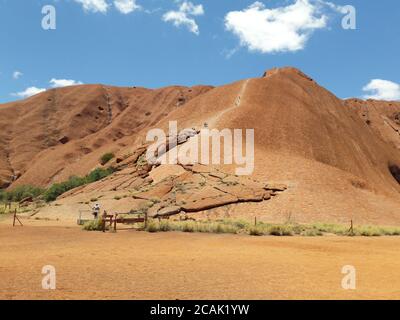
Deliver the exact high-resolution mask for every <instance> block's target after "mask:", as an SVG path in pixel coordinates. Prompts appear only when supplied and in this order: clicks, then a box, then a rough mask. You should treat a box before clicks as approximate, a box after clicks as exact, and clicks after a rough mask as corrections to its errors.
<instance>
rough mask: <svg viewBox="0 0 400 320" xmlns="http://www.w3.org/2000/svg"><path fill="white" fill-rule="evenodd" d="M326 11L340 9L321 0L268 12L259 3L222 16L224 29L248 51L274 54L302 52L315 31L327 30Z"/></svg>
mask: <svg viewBox="0 0 400 320" xmlns="http://www.w3.org/2000/svg"><path fill="white" fill-rule="evenodd" d="M325 9H330V10H332V9H333V10H334V11H336V12H337V11H338V10H340V7H338V6H335V5H333V4H331V3H328V2H324V1H322V0H315V1H314V0H295V1H294V3H293V4H290V5H287V6H283V7H278V8H274V9H268V8H266V7H265V5H264V4H263V3H261V2H259V1H257V2H255V3H253V4H252V5H251V6H249V7H248V8H246V9H244V10H242V11H231V12H229V13H228V14H227V15H226V16H225V27H226V29H227V30H228V31H230V32H232V33H233V34H235V35H236V36H237V37H238V38H239V40H240V44H241V45H242V46H244V47H247V48H248V49H249V50H250V51H258V52H262V53H276V52H286V51H298V50H302V49H304V47H305V45H306V44H307V41H308V39H309V38H310V36H311V34H312V33H313V31H314V30H317V29H323V28H325V27H327V21H328V16H327V15H326V14H325V13H324V11H325Z"/></svg>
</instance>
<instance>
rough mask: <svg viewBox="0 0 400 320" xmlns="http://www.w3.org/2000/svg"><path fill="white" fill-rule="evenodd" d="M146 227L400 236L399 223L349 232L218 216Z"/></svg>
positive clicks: (264, 233) (324, 226)
mask: <svg viewBox="0 0 400 320" xmlns="http://www.w3.org/2000/svg"><path fill="white" fill-rule="evenodd" d="M146 231H148V232H168V231H180V232H188V233H193V232H198V233H221V234H222V233H228V234H248V235H251V236H280V237H282V236H285V237H287V236H303V237H317V236H324V235H329V234H331V235H338V236H362V237H376V236H399V235H400V228H399V227H379V226H358V227H354V229H353V232H350V230H349V227H348V226H344V225H336V224H325V223H316V224H310V225H305V224H292V223H288V224H269V223H263V222H259V223H257V225H254V224H252V223H250V222H248V221H245V220H230V219H224V220H216V221H170V220H161V221H158V220H150V221H149V222H148V225H147V228H146Z"/></svg>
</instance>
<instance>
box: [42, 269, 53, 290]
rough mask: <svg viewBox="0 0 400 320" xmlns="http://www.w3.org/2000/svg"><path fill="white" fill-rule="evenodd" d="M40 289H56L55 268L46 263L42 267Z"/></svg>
mask: <svg viewBox="0 0 400 320" xmlns="http://www.w3.org/2000/svg"><path fill="white" fill-rule="evenodd" d="M42 274H43V275H44V277H43V279H42V289H43V290H55V289H56V268H54V267H53V266H50V265H47V266H44V267H43V268H42Z"/></svg>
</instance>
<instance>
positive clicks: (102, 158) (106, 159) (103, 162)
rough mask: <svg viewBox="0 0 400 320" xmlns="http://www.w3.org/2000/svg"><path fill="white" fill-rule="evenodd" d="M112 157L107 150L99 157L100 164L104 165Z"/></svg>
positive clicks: (112, 154)
mask: <svg viewBox="0 0 400 320" xmlns="http://www.w3.org/2000/svg"><path fill="white" fill-rule="evenodd" d="M114 157H115V155H114V153H112V152H107V153H105V154H103V155H102V156H101V158H100V163H101V165H102V166H104V165H105V164H106V163H107V162H109V161H110V160H111V159H113V158H114Z"/></svg>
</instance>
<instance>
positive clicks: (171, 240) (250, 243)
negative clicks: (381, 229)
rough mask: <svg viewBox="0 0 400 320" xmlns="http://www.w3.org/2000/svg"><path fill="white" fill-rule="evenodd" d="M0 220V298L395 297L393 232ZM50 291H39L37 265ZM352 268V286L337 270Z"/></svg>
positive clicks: (399, 272) (398, 265) (398, 268)
mask: <svg viewBox="0 0 400 320" xmlns="http://www.w3.org/2000/svg"><path fill="white" fill-rule="evenodd" d="M10 223H11V221H9V217H8V218H7V219H6V218H3V221H1V222H0V244H1V245H0V298H1V299H334V298H339V299H362V298H365V299H399V298H400V250H399V249H398V248H399V246H400V238H398V237H396V238H386V237H382V238H342V237H334V236H332V237H318V238H299V237H288V238H275V237H250V236H244V235H241V236H239V235H238V236H234V235H216V234H185V233H157V234H149V233H144V232H137V231H132V230H122V231H119V232H118V233H116V234H115V233H105V234H103V233H101V232H85V231H82V230H81V229H80V228H78V227H76V226H72V225H71V226H65V225H63V226H62V225H58V226H57V222H53V223H51V222H44V221H29V222H28V221H25V223H26V225H25V226H24V227H15V228H12V227H11V225H10ZM45 265H53V266H54V267H55V268H56V276H57V278H56V279H57V289H56V290H52V291H46V290H43V289H42V285H41V282H42V277H43V275H42V273H41V271H42V267H43V266H45ZM344 265H353V266H354V267H355V268H356V270H357V288H356V290H350V291H346V290H343V289H342V287H341V281H342V277H343V276H344V275H343V274H342V273H341V269H342V267H343V266H344Z"/></svg>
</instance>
